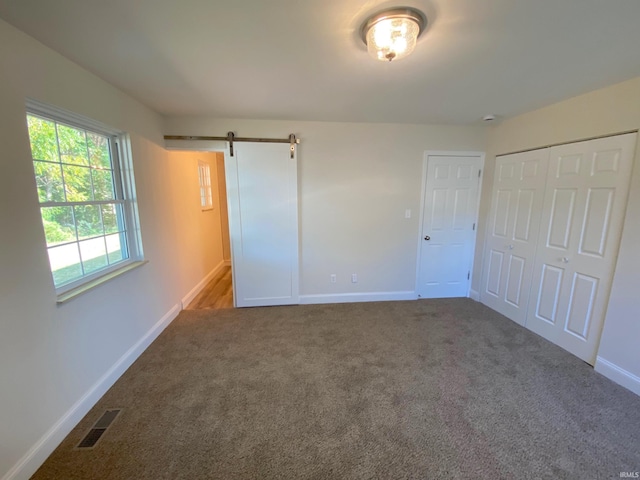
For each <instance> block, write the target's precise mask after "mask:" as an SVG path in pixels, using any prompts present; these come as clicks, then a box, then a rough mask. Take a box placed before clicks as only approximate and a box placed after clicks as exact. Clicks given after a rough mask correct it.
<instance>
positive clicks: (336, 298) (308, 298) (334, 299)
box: [300, 292, 418, 305]
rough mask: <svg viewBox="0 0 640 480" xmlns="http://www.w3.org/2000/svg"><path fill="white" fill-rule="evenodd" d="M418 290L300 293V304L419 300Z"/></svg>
mask: <svg viewBox="0 0 640 480" xmlns="http://www.w3.org/2000/svg"><path fill="white" fill-rule="evenodd" d="M417 299H418V295H417V294H416V292H371V293H335V294H326V295H300V305H313V304H320V303H356V302H388V301H393V300H417Z"/></svg>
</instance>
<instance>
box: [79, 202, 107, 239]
mask: <svg viewBox="0 0 640 480" xmlns="http://www.w3.org/2000/svg"><path fill="white" fill-rule="evenodd" d="M73 210H74V212H75V217H76V225H77V227H78V237H79V238H80V239H83V238H89V237H96V236H98V235H103V234H104V230H103V229H102V220H101V218H100V205H85V206H75V207H73Z"/></svg>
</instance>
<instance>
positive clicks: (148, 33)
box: [0, 0, 640, 124]
mask: <svg viewBox="0 0 640 480" xmlns="http://www.w3.org/2000/svg"><path fill="white" fill-rule="evenodd" d="M400 5H404V6H413V7H417V8H419V9H421V10H423V11H424V12H425V13H426V14H427V17H428V19H429V27H428V29H427V32H426V33H425V34H424V35H423V36H422V37H421V38H420V39H419V41H418V46H417V48H416V51H415V52H414V53H413V54H412V55H411V56H410V57H408V58H406V59H402V60H399V61H397V62H393V63H390V64H387V63H382V62H378V61H375V60H373V59H372V58H370V57H369V56H368V54H367V52H366V48H365V46H364V45H363V44H362V43H361V42H360V40H359V37H358V29H359V27H360V24H361V23H362V21H363V20H364V19H365V18H366V17H367V16H369V15H371V14H372V13H375V12H376V11H378V10H380V9H381V8H383V7H391V6H400ZM0 17H1V18H4V19H5V20H6V21H8V22H9V23H11V24H13V25H14V26H16V27H17V28H19V29H21V30H23V31H25V32H26V33H28V34H29V35H32V36H33V37H35V38H37V39H38V40H40V41H41V42H42V43H44V44H45V45H48V46H50V47H51V48H53V49H54V50H57V51H58V52H60V53H62V54H63V55H65V56H66V57H68V58H70V59H72V60H74V61H75V62H77V63H79V64H80V65H82V66H84V67H86V68H87V69H88V70H90V71H92V72H94V73H95V74H97V75H98V76H100V77H102V78H104V79H105V80H107V81H108V82H110V83H112V84H114V85H116V86H118V87H119V88H121V89H122V90H124V91H126V92H128V93H129V94H131V95H132V96H133V97H135V98H137V99H139V100H140V101H142V102H143V103H145V104H146V105H148V106H150V107H151V108H153V109H154V110H156V111H158V112H160V113H162V114H166V115H208V116H216V117H226V118H255V119H283V120H284V119H288V120H321V121H362V122H397V123H451V124H472V123H474V122H478V121H479V119H480V118H481V117H482V116H483V115H485V114H488V113H495V114H498V115H501V116H505V117H508V116H512V115H515V114H518V113H522V112H525V111H529V110H532V109H535V108H538V107H542V106H544V105H547V104H550V103H553V102H555V101H558V100H562V99H564V98H567V97H570V96H574V95H577V94H580V93H583V92H587V91H590V90H593V89H596V88H599V87H602V86H605V85H609V84H613V83H616V82H619V81H622V80H625V79H628V78H632V77H635V76H640V27H639V26H638V25H639V22H640V1H639V0H407V1H404V0H400V1H398V2H389V1H380V0H270V1H265V0H225V1H221V0H206V1H205V0H133V1H132V0H102V1H98V0H55V1H52V0H0Z"/></svg>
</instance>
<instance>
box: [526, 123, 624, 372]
mask: <svg viewBox="0 0 640 480" xmlns="http://www.w3.org/2000/svg"><path fill="white" fill-rule="evenodd" d="M635 143H636V134H635V133H633V134H627V135H618V136H615V137H608V138H602V139H597V140H591V141H586V142H579V143H574V144H570V145H562V146H558V147H552V148H551V149H550V161H549V173H548V176H547V189H546V194H545V200H544V206H543V210H542V211H543V214H542V224H541V229H540V235H539V238H538V253H537V258H536V262H535V267H534V277H533V288H532V295H533V298H534V299H535V302H532V305H531V307H530V308H529V311H528V315H527V321H526V326H527V328H529V329H530V330H532V331H534V332H536V333H538V334H540V335H541V336H543V337H545V338H546V339H548V340H550V341H552V342H554V343H556V344H557V345H560V346H561V347H563V348H565V349H566V350H568V351H569V352H571V353H573V354H574V355H576V356H577V357H579V358H581V359H582V360H584V361H586V362H588V363H590V364H592V365H593V363H594V362H595V359H596V351H597V348H598V343H599V341H600V334H601V331H602V326H603V322H604V316H605V312H606V307H607V301H608V298H609V291H610V287H611V282H612V279H613V270H614V268H615V261H616V257H617V254H618V247H619V243H620V236H621V234H622V224H623V221H624V211H625V206H626V203H627V195H628V190H629V179H630V176H631V168H632V165H633V154H634V149H635Z"/></svg>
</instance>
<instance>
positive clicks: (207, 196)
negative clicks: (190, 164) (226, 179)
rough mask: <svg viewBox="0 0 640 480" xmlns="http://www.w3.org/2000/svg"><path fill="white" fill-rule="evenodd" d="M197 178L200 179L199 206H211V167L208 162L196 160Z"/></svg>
mask: <svg viewBox="0 0 640 480" xmlns="http://www.w3.org/2000/svg"><path fill="white" fill-rule="evenodd" d="M198 178H199V180H200V206H201V207H202V210H211V209H212V208H213V194H212V192H211V169H210V167H209V164H208V163H206V162H203V161H202V160H200V161H199V162H198Z"/></svg>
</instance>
